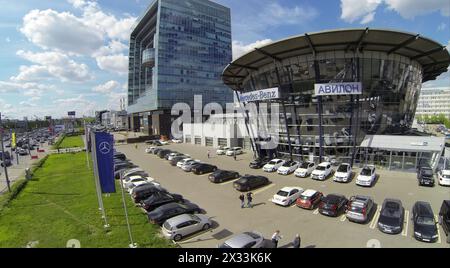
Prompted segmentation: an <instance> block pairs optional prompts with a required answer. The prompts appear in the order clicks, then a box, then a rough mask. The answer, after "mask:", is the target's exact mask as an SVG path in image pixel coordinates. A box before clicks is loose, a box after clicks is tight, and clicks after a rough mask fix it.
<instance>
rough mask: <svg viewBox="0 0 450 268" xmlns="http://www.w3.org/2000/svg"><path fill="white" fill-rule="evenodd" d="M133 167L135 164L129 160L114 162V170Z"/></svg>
mask: <svg viewBox="0 0 450 268" xmlns="http://www.w3.org/2000/svg"><path fill="white" fill-rule="evenodd" d="M133 167H137V166H136V165H134V164H133V163H130V162H121V163H116V164H114V172H116V171H119V170H121V169H126V168H133Z"/></svg>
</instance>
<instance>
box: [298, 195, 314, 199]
mask: <svg viewBox="0 0 450 268" xmlns="http://www.w3.org/2000/svg"><path fill="white" fill-rule="evenodd" d="M310 198H311V197H310V196H306V195H301V196H300V199H301V200H309V199H310Z"/></svg>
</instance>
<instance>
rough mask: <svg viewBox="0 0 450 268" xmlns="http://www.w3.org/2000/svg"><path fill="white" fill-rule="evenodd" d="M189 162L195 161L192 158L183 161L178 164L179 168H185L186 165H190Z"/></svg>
mask: <svg viewBox="0 0 450 268" xmlns="http://www.w3.org/2000/svg"><path fill="white" fill-rule="evenodd" d="M189 161H194V159H192V158H190V157H188V158H184V159H181V160H180V161H178V162H177V167H179V168H181V167H183V166H184V164H186V163H188V162H189Z"/></svg>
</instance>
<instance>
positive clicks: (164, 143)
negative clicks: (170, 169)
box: [159, 140, 169, 145]
mask: <svg viewBox="0 0 450 268" xmlns="http://www.w3.org/2000/svg"><path fill="white" fill-rule="evenodd" d="M159 142H160V143H161V144H162V145H167V144H169V142H168V141H162V140H160V141H159Z"/></svg>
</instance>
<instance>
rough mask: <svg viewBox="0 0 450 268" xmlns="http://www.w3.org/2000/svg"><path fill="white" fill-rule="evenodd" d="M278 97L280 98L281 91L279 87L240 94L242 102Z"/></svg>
mask: <svg viewBox="0 0 450 268" xmlns="http://www.w3.org/2000/svg"><path fill="white" fill-rule="evenodd" d="M278 98H280V92H279V90H278V88H277V87H274V88H268V89H262V90H256V91H252V92H247V93H242V94H239V101H240V102H251V101H262V100H273V99H278Z"/></svg>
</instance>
